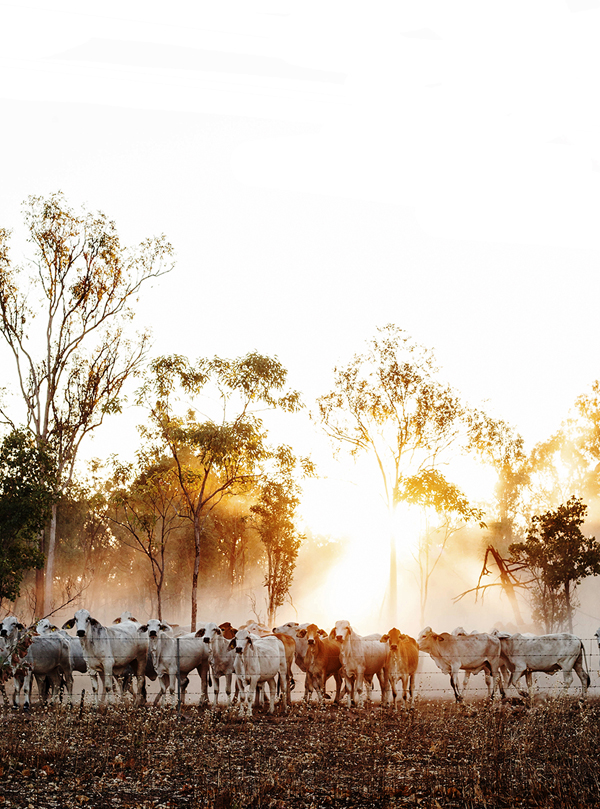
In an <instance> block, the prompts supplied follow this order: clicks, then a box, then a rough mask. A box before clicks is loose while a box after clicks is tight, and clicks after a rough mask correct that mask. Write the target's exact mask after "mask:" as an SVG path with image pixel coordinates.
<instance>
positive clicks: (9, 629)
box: [0, 615, 25, 638]
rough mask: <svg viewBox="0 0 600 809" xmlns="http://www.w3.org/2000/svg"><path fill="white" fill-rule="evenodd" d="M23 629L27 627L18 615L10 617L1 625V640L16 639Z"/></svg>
mask: <svg viewBox="0 0 600 809" xmlns="http://www.w3.org/2000/svg"><path fill="white" fill-rule="evenodd" d="M21 629H25V626H24V625H23V624H22V623H21V622H20V621H19V619H18V618H17V617H16V615H8V616H7V617H6V618H5V619H4V620H3V621H2V623H1V624H0V638H14V637H16V635H17V633H18V632H19V630H21Z"/></svg>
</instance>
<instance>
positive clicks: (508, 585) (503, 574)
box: [486, 545, 524, 626]
mask: <svg viewBox="0 0 600 809" xmlns="http://www.w3.org/2000/svg"><path fill="white" fill-rule="evenodd" d="M487 551H488V552H489V553H491V554H492V556H493V557H494V560H495V562H496V564H497V565H498V570H499V571H500V581H501V583H502V588H503V589H504V592H505V593H506V597H507V598H508V600H509V602H510V605H511V607H512V608H513V613H514V615H515V622H516V624H517V626H522V625H523V623H524V621H523V616H522V615H521V610H520V608H519V602H518V601H517V596H516V594H515V588H514V586H513V583H512V581H511V578H510V574H509V572H508V569H507V567H506V564H505V562H504V559H503V558H502V556H501V555H500V554H499V553H498V551H497V550H496V548H494V546H493V545H489V546H488V549H487ZM486 553H487V552H486Z"/></svg>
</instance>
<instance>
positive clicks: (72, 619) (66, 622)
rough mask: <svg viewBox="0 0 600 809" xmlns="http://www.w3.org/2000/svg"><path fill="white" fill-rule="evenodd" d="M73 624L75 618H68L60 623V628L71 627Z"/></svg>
mask: <svg viewBox="0 0 600 809" xmlns="http://www.w3.org/2000/svg"><path fill="white" fill-rule="evenodd" d="M74 626H75V618H69V620H68V621H65V623H64V624H63V625H62V628H63V629H73V627H74Z"/></svg>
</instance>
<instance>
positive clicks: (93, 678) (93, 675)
mask: <svg viewBox="0 0 600 809" xmlns="http://www.w3.org/2000/svg"><path fill="white" fill-rule="evenodd" d="M89 674H90V685H91V686H92V694H93V696H94V705H96V707H97V706H98V672H97V671H96V670H95V669H89Z"/></svg>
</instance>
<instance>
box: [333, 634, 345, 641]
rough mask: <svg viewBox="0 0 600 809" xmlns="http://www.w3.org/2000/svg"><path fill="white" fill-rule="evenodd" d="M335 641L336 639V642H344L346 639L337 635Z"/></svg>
mask: <svg viewBox="0 0 600 809" xmlns="http://www.w3.org/2000/svg"><path fill="white" fill-rule="evenodd" d="M335 639H336V640H339V641H340V642H341V641H343V640H344V639H343V637H342V636H341V635H336V636H335Z"/></svg>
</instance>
